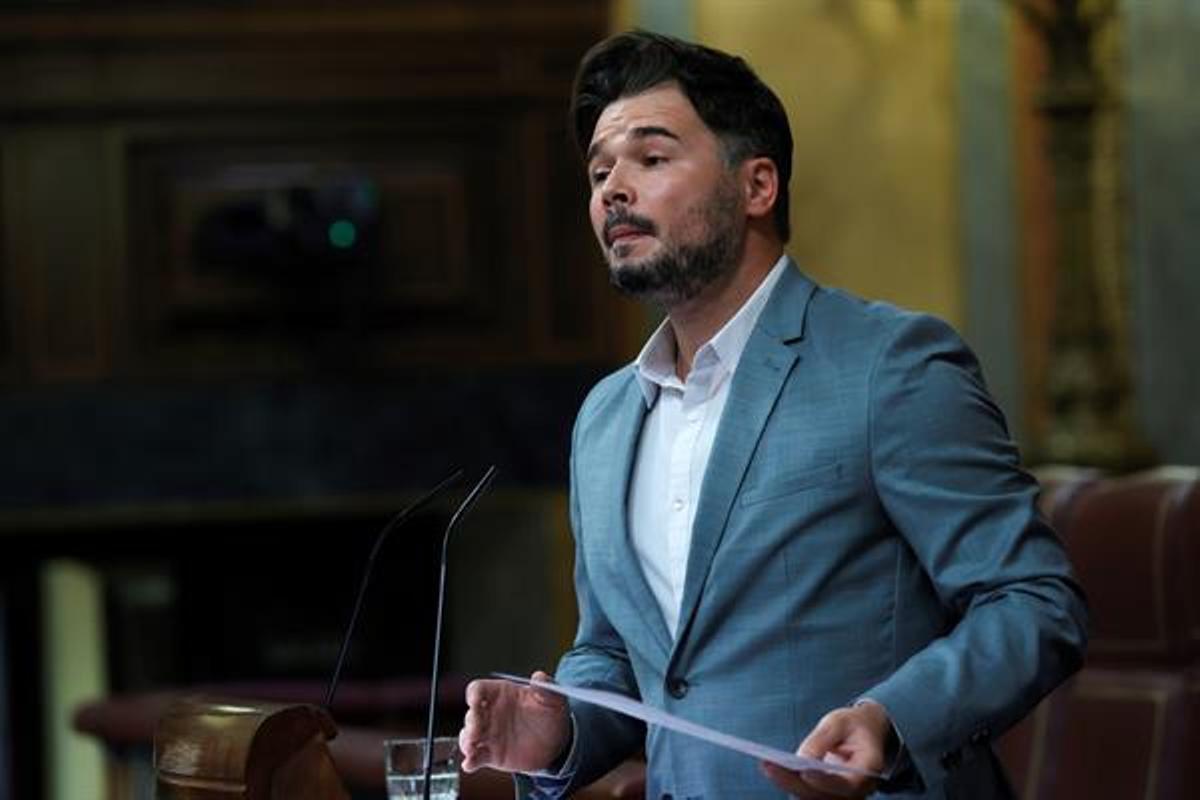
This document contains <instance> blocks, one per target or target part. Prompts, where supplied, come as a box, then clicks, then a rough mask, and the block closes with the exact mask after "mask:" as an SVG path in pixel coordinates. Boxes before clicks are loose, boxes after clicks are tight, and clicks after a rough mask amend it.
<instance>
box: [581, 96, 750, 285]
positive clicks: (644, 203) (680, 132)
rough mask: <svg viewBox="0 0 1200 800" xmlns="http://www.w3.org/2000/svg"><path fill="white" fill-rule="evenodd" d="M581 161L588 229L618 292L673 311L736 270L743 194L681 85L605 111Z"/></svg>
mask: <svg viewBox="0 0 1200 800" xmlns="http://www.w3.org/2000/svg"><path fill="white" fill-rule="evenodd" d="M587 162H588V177H589V180H590V182H591V186H592V196H591V204H590V214H591V219H592V227H593V229H594V230H595V232H596V237H597V239H599V241H600V247H601V249H602V250H603V252H604V257H605V259H606V260H607V261H608V266H609V274H610V277H611V278H612V282H613V284H614V285H615V286H617V287H618V288H619V289H621V290H623V291H626V292H628V293H630V294H633V295H637V296H641V297H644V298H646V299H649V300H653V301H655V302H657V303H659V304H661V305H664V306H666V307H667V308H670V307H671V306H672V305H674V304H676V303H679V302H682V301H685V300H690V299H691V298H693V297H695V296H696V295H697V294H698V293H699V292H700V291H701V290H702V289H704V288H705V287H706V286H708V285H710V284H712V283H713V282H714V281H716V280H717V279H718V278H720V277H722V276H724V275H727V274H729V273H731V272H732V270H733V269H734V267H735V266H736V263H737V258H738V254H739V253H740V250H741V246H742V241H743V237H744V233H745V215H744V212H743V208H742V199H741V195H740V192H739V190H738V185H737V182H736V180H735V177H734V174H733V172H732V171H731V170H730V169H729V168H728V167H727V166H726V164H725V162H724V160H723V158H722V151H721V143H720V140H719V139H718V138H717V136H716V135H715V134H714V133H713V132H712V131H711V130H709V128H708V127H707V126H706V125H705V124H704V122H703V121H702V120H701V119H700V117H699V116H698V115H697V114H696V110H695V109H694V108H693V107H692V104H691V102H689V101H688V99H687V97H686V96H685V95H684V94H683V93H682V92H681V91H680V90H679V88H678V87H677V86H675V85H674V84H666V85H663V86H659V87H655V88H653V89H650V90H649V91H646V92H643V93H642V94H638V95H634V96H631V97H625V98H621V99H619V100H616V101H614V102H613V103H611V104H610V105H608V106H607V107H606V108H605V109H604V111H602V112H601V114H600V117H599V119H598V120H597V121H596V129H595V131H594V132H593V134H592V141H591V146H590V147H589V150H588V158H587Z"/></svg>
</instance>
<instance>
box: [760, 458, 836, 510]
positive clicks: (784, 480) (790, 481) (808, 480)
mask: <svg viewBox="0 0 1200 800" xmlns="http://www.w3.org/2000/svg"><path fill="white" fill-rule="evenodd" d="M841 477H842V465H841V464H840V463H838V462H834V463H832V464H824V465H822V466H819V467H811V468H809V469H806V470H804V471H802V472H793V473H790V474H785V475H783V476H781V477H779V478H774V479H770V480H767V481H763V482H760V483H759V484H758V485H756V486H752V487H750V488H749V489H747V490H746V491H745V492H743V493H742V505H744V506H752V505H754V504H755V503H763V502H766V501H767V500H775V499H778V498H780V497H787V496H788V495H790V494H795V493H797V492H802V491H804V490H806V489H813V488H815V487H817V486H823V485H825V484H829V483H834V482H835V481H837V480H838V479H839V478H841Z"/></svg>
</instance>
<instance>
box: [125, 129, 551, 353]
mask: <svg viewBox="0 0 1200 800" xmlns="http://www.w3.org/2000/svg"><path fill="white" fill-rule="evenodd" d="M405 116H406V115H404V114H400V115H398V116H395V117H393V118H391V119H390V120H385V121H382V122H379V121H376V122H370V121H365V120H364V121H361V122H360V123H358V124H354V123H337V124H333V123H329V122H327V121H324V120H320V119H314V118H293V119H290V120H288V119H282V118H277V119H275V120H274V121H272V122H270V123H250V124H247V123H229V124H227V125H223V126H215V127H209V128H208V129H207V130H206V131H205V132H204V134H203V135H202V136H197V135H196V132H195V129H194V127H191V126H188V127H178V128H174V129H171V128H160V129H158V130H156V131H154V132H152V133H146V132H142V133H135V134H131V138H130V141H129V143H128V146H127V151H126V152H127V155H126V159H127V164H128V174H129V179H128V185H129V203H130V205H129V214H128V217H129V226H128V227H129V237H130V245H131V255H132V258H131V261H130V268H129V284H130V302H131V306H132V307H133V308H134V312H133V315H132V318H131V320H130V326H129V329H128V331H127V332H126V339H127V341H128V343H129V345H130V350H131V353H130V354H131V356H132V357H133V358H134V359H135V361H136V360H137V359H138V358H142V357H150V358H154V357H155V355H156V353H157V354H161V355H165V356H168V357H170V358H175V357H178V356H179V355H186V353H183V352H180V351H179V350H178V348H179V347H180V346H182V347H184V348H186V347H188V346H191V345H197V344H200V343H207V344H208V345H212V344H216V345H218V346H220V345H222V344H224V345H226V346H225V347H224V348H223V349H224V350H225V351H226V352H230V350H231V348H230V347H228V346H229V345H239V344H246V343H253V342H258V343H259V344H262V345H265V346H267V349H268V351H272V350H273V351H280V350H288V351H291V352H292V353H293V354H297V353H300V354H303V352H304V351H305V350H311V347H310V346H314V345H321V346H324V345H328V344H329V343H330V341H331V340H330V338H329V337H330V336H331V335H332V336H334V338H335V339H337V344H338V347H339V349H340V350H343V351H344V350H346V349H347V348H349V349H352V350H354V351H355V352H358V353H360V354H361V353H365V352H367V351H371V353H373V354H374V355H375V356H380V355H384V356H387V358H390V359H395V358H417V359H418V360H419V359H421V358H423V357H424V356H423V353H425V352H426V351H429V350H430V349H432V350H434V351H436V350H442V351H443V352H444V351H445V349H446V347H451V348H453V347H455V346H456V345H454V344H453V343H454V342H455V341H456V340H457V341H458V342H459V344H460V345H461V344H462V343H466V342H469V343H470V344H471V346H472V347H473V348H477V349H479V350H482V351H489V350H491V351H497V350H498V349H499V348H509V349H511V348H515V347H517V346H520V345H522V344H524V343H525V339H524V337H523V335H522V328H523V325H524V320H525V319H526V318H527V317H528V316H529V315H530V314H531V313H533V312H532V311H531V309H530V308H529V307H528V299H527V298H526V297H525V294H524V292H523V291H522V286H523V284H524V281H523V277H522V275H521V274H520V270H518V269H517V268H516V264H517V263H518V261H519V252H517V251H514V250H513V248H512V246H511V244H510V242H509V238H510V234H509V233H508V228H509V227H510V220H511V217H512V216H513V212H512V210H511V209H509V208H508V207H507V206H506V205H505V199H506V192H507V190H506V189H505V188H504V187H511V185H512V182H513V181H514V180H521V179H522V178H521V176H520V175H519V174H513V169H512V167H511V166H509V165H508V164H506V163H505V162H507V161H508V160H509V159H510V156H511V152H512V147H511V138H512V137H511V133H510V127H511V123H510V121H509V120H508V119H507V118H506V116H505V115H504V113H503V112H498V111H491V112H488V111H481V112H480V113H478V114H475V115H469V116H456V117H441V118H437V119H430V118H428V116H427V115H420V114H417V115H416V116H425V118H426V121H425V122H424V123H422V124H419V125H414V124H411V123H408V122H405ZM339 232H340V233H339ZM339 235H341V236H343V237H346V236H352V238H353V242H350V243H349V246H342V247H338V246H337V245H338V236H339ZM341 244H343V245H346V244H347V242H346V241H345V240H344V239H343V240H342V241H341ZM237 352H238V353H239V354H240V355H242V356H246V355H249V354H250V353H251V352H252V351H251V350H246V349H244V348H238V351H237ZM268 355H272V354H270V353H268ZM278 355H279V353H274V354H273V356H278ZM273 356H272V357H273Z"/></svg>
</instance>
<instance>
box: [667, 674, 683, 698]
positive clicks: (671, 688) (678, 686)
mask: <svg viewBox="0 0 1200 800" xmlns="http://www.w3.org/2000/svg"><path fill="white" fill-rule="evenodd" d="M667 691H668V692H670V693H671V697H674V698H675V699H676V700H682V699H683V698H684V697H686V696H687V693H688V682H687V681H685V680H684V679H683V678H671V680H670V681H668V682H667Z"/></svg>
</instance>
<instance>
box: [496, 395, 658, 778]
mask: <svg viewBox="0 0 1200 800" xmlns="http://www.w3.org/2000/svg"><path fill="white" fill-rule="evenodd" d="M586 413H587V404H585V406H584V410H583V411H581V412H580V420H583V419H584V418H585V415H586ZM579 428H580V425H579V423H577V424H576V429H575V434H574V439H575V441H573V442H572V448H571V503H570V505H571V529H572V531H573V532H574V536H575V596H576V602H577V604H578V607H579V626H578V629H577V631H576V635H575V641H574V644H573V645H572V647H571V649H570V650H568V651H567V652H566V653H565V654H564V655H563V657H562V659H561V660H560V661H559V664H558V669H557V670H556V672H555V676H554V677H555V680H557V681H558V682H559V683H563V684H568V685H571V686H586V687H592V688H597V689H604V690H607V691H610V692H618V693H620V694H624V695H627V696H629V697H639V690H638V687H637V681H636V679H635V677H634V674H633V668H632V666H631V665H630V661H629V654H628V653H627V652H626V649H625V644H624V642H623V640H622V639H621V637H620V635H619V634H618V633H617V631H616V630H615V629H614V628H613V626H612V624H611V623H610V622H609V621H608V618H607V617H606V616H605V615H604V611H603V609H602V608H601V606H600V604H599V603H598V602H597V600H596V596H595V594H594V593H593V590H592V585H591V581H590V580H589V578H588V572H587V563H586V560H585V559H584V555H583V546H582V543H581V542H582V536H583V534H584V530H583V527H582V525H583V520H582V519H581V514H580V510H579V496H578V492H577V491H576V478H577V473H576V469H575V463H576V462H575V452H576V448H577V447H578V446H579V442H578V438H579ZM631 568H633V569H636V568H637V567H636V565H633V566H632V567H631ZM569 702H570V708H571V716H572V720H573V723H574V742H573V743H572V746H571V751H570V756H569V758H568V760H567V763H565V764H564V765H563V767H562V769H561V771H560V773H559V776H558V777H536V778H534V777H530V776H517V795H518V797H527V798H539V800H540V798H558V797H569V796H570V795H571V794H572V793H573V792H575V791H576V790H577V789H579V788H582V787H584V786H586V785H588V784H589V783H591V782H593V781H595V780H597V779H599V778H600V777H602V776H603V775H604V774H605V773H607V772H608V771H609V770H611V769H613V768H614V767H616V766H617V765H618V764H620V763H621V762H622V761H623V760H624V759H626V758H628V757H629V756H631V755H633V754H634V753H636V752H637V751H638V750H639V749H641V748H642V747H643V746H644V744H645V741H646V726H645V724H644V723H642V722H640V721H638V720H636V719H633V718H632V717H627V716H625V715H623V714H617V713H615V712H611V711H607V710H605V709H603V708H600V707H599V706H595V705H590V704H588V703H580V702H576V701H575V700H570V701H569Z"/></svg>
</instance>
